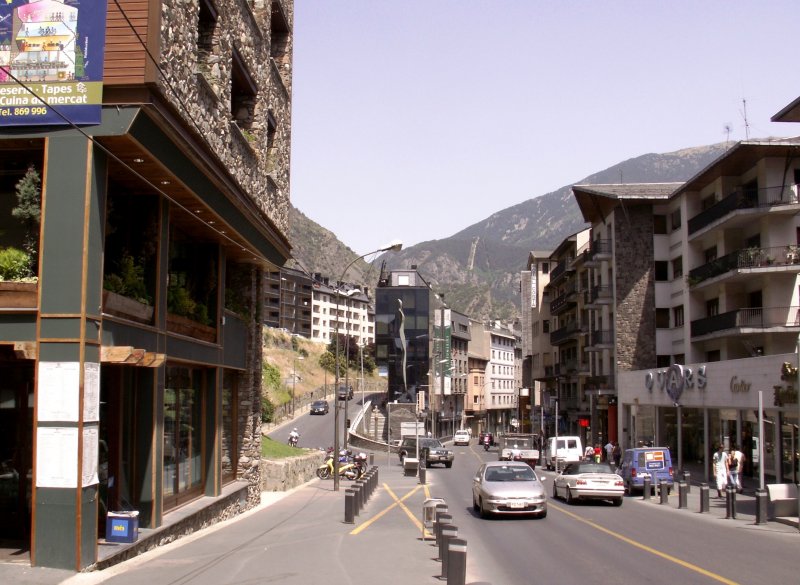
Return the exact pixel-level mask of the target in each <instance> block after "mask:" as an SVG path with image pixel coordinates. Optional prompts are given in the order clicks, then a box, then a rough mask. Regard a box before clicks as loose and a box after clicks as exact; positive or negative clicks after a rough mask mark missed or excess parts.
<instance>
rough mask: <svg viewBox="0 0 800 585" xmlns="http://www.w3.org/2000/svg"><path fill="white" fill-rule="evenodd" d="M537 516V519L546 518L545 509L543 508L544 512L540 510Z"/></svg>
mask: <svg viewBox="0 0 800 585" xmlns="http://www.w3.org/2000/svg"><path fill="white" fill-rule="evenodd" d="M537 518H539V519H541V518H547V510H545V511H544V512H542V513H541V514H539V515H538V516H537Z"/></svg>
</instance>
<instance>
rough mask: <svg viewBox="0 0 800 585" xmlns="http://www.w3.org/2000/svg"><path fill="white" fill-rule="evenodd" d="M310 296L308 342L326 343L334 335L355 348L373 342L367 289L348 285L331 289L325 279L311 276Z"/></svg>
mask: <svg viewBox="0 0 800 585" xmlns="http://www.w3.org/2000/svg"><path fill="white" fill-rule="evenodd" d="M337 290H338V298H337ZM312 293H313V296H312V299H311V304H312V309H311V333H310V336H309V337H310V339H311V340H312V341H317V342H319V343H325V344H328V343H330V342H331V341H334V340H335V339H336V338H335V335H336V334H337V333H338V334H339V335H343V336H347V338H349V339H351V340H352V341H353V343H355V344H356V345H359V346H367V345H372V344H373V343H375V314H374V311H373V309H372V305H371V299H370V297H369V290H368V289H366V288H363V289H362V288H358V287H356V286H355V285H353V284H348V283H340V284H339V285H338V286H331V285H330V284H329V282H328V280H327V278H323V277H322V276H321V275H319V274H315V275H314V280H313V283H312Z"/></svg>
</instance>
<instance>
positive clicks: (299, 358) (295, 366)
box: [292, 355, 304, 418]
mask: <svg viewBox="0 0 800 585" xmlns="http://www.w3.org/2000/svg"><path fill="white" fill-rule="evenodd" d="M302 359H304V358H303V356H301V355H299V356H296V357H295V358H294V363H293V364H292V418H294V388H295V384H296V383H297V362H298V361H299V360H302Z"/></svg>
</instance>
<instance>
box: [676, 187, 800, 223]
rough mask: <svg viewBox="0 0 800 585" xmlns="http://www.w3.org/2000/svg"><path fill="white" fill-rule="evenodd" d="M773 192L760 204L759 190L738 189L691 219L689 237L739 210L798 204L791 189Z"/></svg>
mask: <svg viewBox="0 0 800 585" xmlns="http://www.w3.org/2000/svg"><path fill="white" fill-rule="evenodd" d="M772 191H775V192H774V193H772V194H771V195H770V196H769V197H768V200H767V201H764V202H759V200H758V190H757V189H746V190H743V189H737V190H736V191H734V192H733V193H731V194H730V195H728V196H727V197H725V198H724V199H722V200H720V201H718V202H717V203H715V204H714V205H712V206H711V207H709V208H708V209H706V210H704V211H701V212H700V213H698V214H697V215H695V216H694V217H693V218H691V219H690V220H689V223H688V229H689V235H692V234H693V233H695V232H698V231H700V230H701V229H703V228H704V227H706V226H708V225H710V224H712V223H714V222H715V221H717V220H719V219H722V218H723V217H725V216H726V215H728V214H730V213H733V212H734V211H737V210H739V209H756V208H767V207H775V206H778V205H792V204H796V203H797V194H796V193H794V192H793V191H792V190H791V189H789V188H786V187H783V186H781V187H778V188H776V189H773V190H772Z"/></svg>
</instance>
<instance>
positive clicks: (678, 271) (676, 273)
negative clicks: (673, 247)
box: [672, 256, 683, 280]
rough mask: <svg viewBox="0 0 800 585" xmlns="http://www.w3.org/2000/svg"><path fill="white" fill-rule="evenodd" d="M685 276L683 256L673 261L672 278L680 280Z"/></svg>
mask: <svg viewBox="0 0 800 585" xmlns="http://www.w3.org/2000/svg"><path fill="white" fill-rule="evenodd" d="M681 276H683V256H678V257H677V258H675V259H673V260H672V278H673V280H674V279H676V278H680V277H681Z"/></svg>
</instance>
